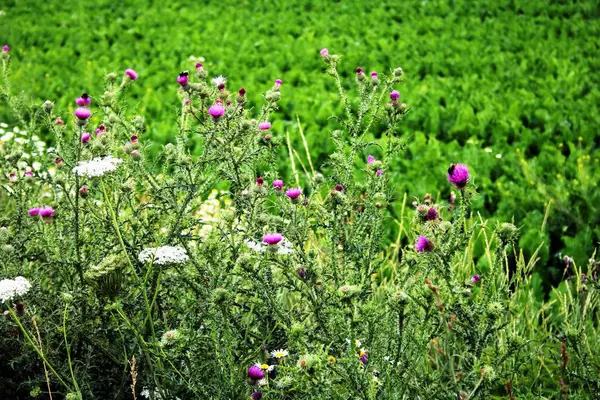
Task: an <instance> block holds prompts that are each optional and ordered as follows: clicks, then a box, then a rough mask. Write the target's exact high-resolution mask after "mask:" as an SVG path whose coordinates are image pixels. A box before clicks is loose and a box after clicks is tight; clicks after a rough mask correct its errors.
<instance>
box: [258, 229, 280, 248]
mask: <svg viewBox="0 0 600 400" xmlns="http://www.w3.org/2000/svg"><path fill="white" fill-rule="evenodd" d="M282 240H283V236H281V234H280V233H277V232H273V233H267V234H266V235H264V236H263V243H265V244H268V245H270V246H272V245H276V244H277V243H279V242H281V241H282Z"/></svg>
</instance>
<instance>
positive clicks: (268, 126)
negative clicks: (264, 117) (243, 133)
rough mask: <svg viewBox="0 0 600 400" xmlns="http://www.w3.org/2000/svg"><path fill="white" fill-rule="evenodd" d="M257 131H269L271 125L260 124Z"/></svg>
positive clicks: (267, 123)
mask: <svg viewBox="0 0 600 400" xmlns="http://www.w3.org/2000/svg"><path fill="white" fill-rule="evenodd" d="M258 129H260V130H261V131H268V130H269V129H271V123H270V122H261V123H260V124H258Z"/></svg>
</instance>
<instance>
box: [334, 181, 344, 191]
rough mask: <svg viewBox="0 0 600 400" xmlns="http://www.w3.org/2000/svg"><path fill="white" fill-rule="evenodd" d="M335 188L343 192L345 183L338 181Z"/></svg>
mask: <svg viewBox="0 0 600 400" xmlns="http://www.w3.org/2000/svg"><path fill="white" fill-rule="evenodd" d="M334 190H335V191H336V192H343V191H344V185H342V184H340V183H338V184H337V185H335V187H334Z"/></svg>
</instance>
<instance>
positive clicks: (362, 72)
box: [356, 67, 365, 75]
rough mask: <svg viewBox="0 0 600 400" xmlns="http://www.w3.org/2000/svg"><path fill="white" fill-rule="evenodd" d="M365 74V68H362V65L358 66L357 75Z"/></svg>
mask: <svg viewBox="0 0 600 400" xmlns="http://www.w3.org/2000/svg"><path fill="white" fill-rule="evenodd" d="M364 74H365V70H364V69H362V68H361V67H356V75H364Z"/></svg>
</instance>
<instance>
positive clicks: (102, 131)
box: [95, 124, 106, 136]
mask: <svg viewBox="0 0 600 400" xmlns="http://www.w3.org/2000/svg"><path fill="white" fill-rule="evenodd" d="M104 132H106V127H105V126H104V125H103V124H100V126H99V127H98V129H96V132H95V133H96V136H98V135H100V134H101V133H104Z"/></svg>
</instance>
